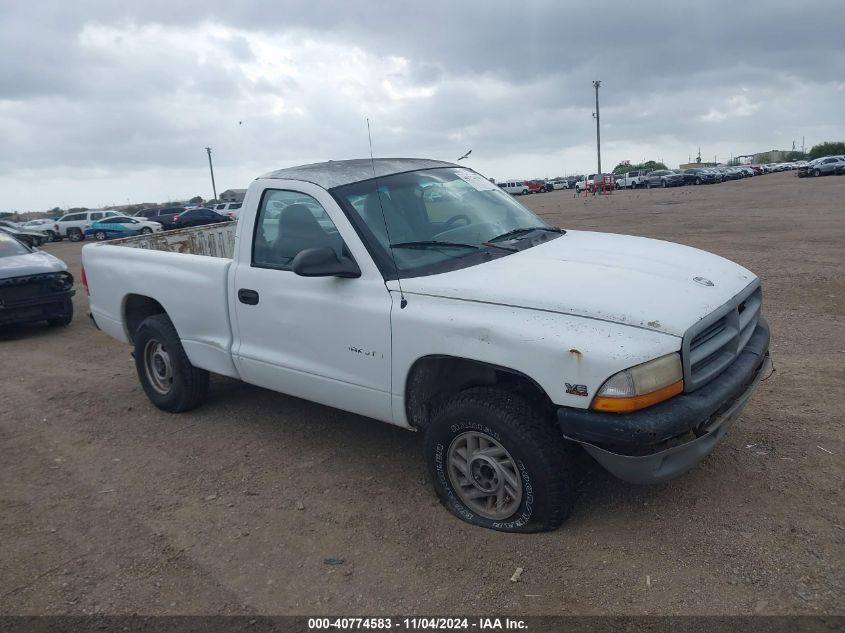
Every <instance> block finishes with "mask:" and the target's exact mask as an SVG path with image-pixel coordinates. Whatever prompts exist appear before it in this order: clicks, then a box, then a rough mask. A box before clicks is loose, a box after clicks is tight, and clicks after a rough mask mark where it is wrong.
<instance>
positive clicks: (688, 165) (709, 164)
mask: <svg viewBox="0 0 845 633" xmlns="http://www.w3.org/2000/svg"><path fill="white" fill-rule="evenodd" d="M694 167H716V163H705V162H701V163H684V164H683V165H678V169H693V168H694Z"/></svg>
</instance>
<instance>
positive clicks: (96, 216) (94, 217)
mask: <svg viewBox="0 0 845 633" xmlns="http://www.w3.org/2000/svg"><path fill="white" fill-rule="evenodd" d="M102 217H103V214H102V213H92V214H91V220H92V221H97V220H99V219H100V218H102Z"/></svg>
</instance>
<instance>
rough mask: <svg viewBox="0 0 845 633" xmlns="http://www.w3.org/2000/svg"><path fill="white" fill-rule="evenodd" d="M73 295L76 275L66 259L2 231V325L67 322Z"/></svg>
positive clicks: (57, 323)
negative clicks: (71, 270) (63, 259)
mask: <svg viewBox="0 0 845 633" xmlns="http://www.w3.org/2000/svg"><path fill="white" fill-rule="evenodd" d="M73 295H74V290H73V275H71V274H70V273H69V272H68V271H67V266H66V265H65V263H64V262H63V261H61V260H60V259H58V258H56V257H53V256H52V255H50V254H49V253H45V252H44V251H39V250H34V249H32V248H30V247H29V246H27V245H26V244H24V243H22V242H19V241H18V240H16V239H15V238H13V237H12V236H11V235H8V234H6V233H2V232H0V325H9V324H12V323H26V322H32V321H47V322H48V323H49V324H50V325H57V326H62V325H68V324H69V323H70V322H71V320H72V319H73V301H72V298H73Z"/></svg>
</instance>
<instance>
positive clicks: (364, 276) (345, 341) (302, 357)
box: [231, 181, 393, 422]
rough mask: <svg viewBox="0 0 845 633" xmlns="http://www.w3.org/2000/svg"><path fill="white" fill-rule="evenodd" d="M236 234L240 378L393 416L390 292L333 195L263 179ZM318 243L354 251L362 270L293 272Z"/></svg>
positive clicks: (234, 306) (383, 416) (351, 253)
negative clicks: (354, 273)
mask: <svg viewBox="0 0 845 633" xmlns="http://www.w3.org/2000/svg"><path fill="white" fill-rule="evenodd" d="M279 182H280V183H284V181H279ZM280 186H281V184H280ZM327 209H330V210H331V211H332V215H330V214H329V213H328V212H327ZM241 228H242V229H243V228H245V227H241ZM239 239H240V240H244V241H247V240H248V242H247V243H248V247H246V248H244V247H241V248H240V249H239V256H238V263H237V266H235V267H233V268H234V279H233V283H234V296H233V297H232V298H231V302H232V303H231V306H232V311H233V320H234V328H233V329H234V330H235V332H236V334H237V340H236V344H235V354H234V357H235V363H236V365H237V367H238V371H239V372H240V374H241V376H242V378H243V379H244V380H245V381H247V382H249V383H252V384H255V385H259V386H261V387H266V388H268V389H272V390H274V391H280V392H283V393H287V394H290V395H293V396H297V397H301V398H305V399H307V400H313V401H315V402H320V403H322V404H326V405H329V406H332V407H337V408H340V409H345V410H347V411H352V412H354V413H359V414H362V415H366V416H368V417H372V418H376V419H379V420H383V421H386V422H393V415H392V411H391V397H390V390H391V383H390V380H391V371H390V363H391V348H390V344H391V338H390V312H391V307H392V302H391V297H390V293H389V292H388V290H387V288H386V286H385V283H384V278H383V277H382V276H381V273H380V272H379V271H378V269H377V268H376V266H375V265H374V264H373V262H372V260H371V258H370V257H369V254H368V253H367V252H366V250H365V248H364V246H363V244H362V243H361V242H360V239H359V238H358V236H357V234H356V233H355V231H354V229H353V228H352V226H351V225H350V224H349V221H348V220H347V219H346V216H344V215H343V213H342V211H341V210H340V209H339V208H338V206H337V204H336V203H335V202H334V200H333V199H332V198H331V196H330V195H329V194H328V193H327V192H326V191H325V190H323V189H321V188H319V187H317V186H315V185H310V184H307V183H301V182H297V183H296V189H283V188H279V189H269V188H268V189H265V190H264V192H263V194H262V195H261V201H260V203H259V206H258V212H257V217H256V221H255V225H254V227H250V228H247V230H242V231H239ZM318 247H322V248H331V249H333V250H334V251H335V253H336V254H338V255H339V254H341V253H345V254H347V255H348V256H351V257H352V258H353V259H354V260H355V261H356V263H357V264H358V266H359V267H360V269H361V276H360V277H357V278H349V279H348V278H340V277H301V276H299V275H296V274H295V273H294V272H293V269H292V262H293V259H294V257H296V255H297V254H298V253H299V252H300V251H302V250H305V249H308V248H318Z"/></svg>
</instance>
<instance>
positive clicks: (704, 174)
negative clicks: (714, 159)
mask: <svg viewBox="0 0 845 633" xmlns="http://www.w3.org/2000/svg"><path fill="white" fill-rule="evenodd" d="M681 175H682V176H683V177H684V184H685V185H712V184H713V183H715V182H716V174H714V173H713V172H712V171H707V170H706V169H702V168H701V167H692V168H691V169H685V170H684V171H683V174H681Z"/></svg>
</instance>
